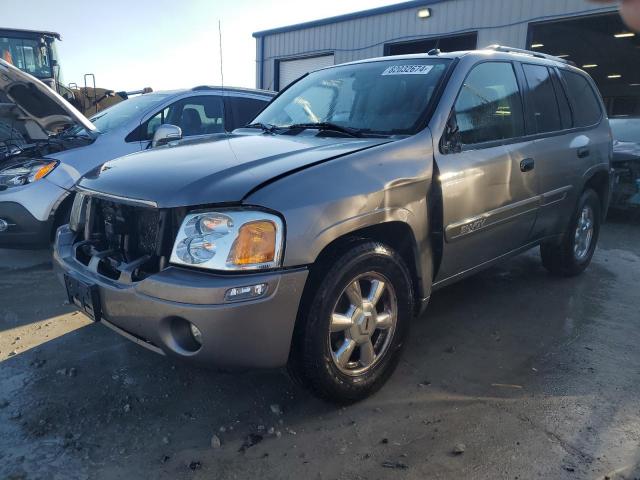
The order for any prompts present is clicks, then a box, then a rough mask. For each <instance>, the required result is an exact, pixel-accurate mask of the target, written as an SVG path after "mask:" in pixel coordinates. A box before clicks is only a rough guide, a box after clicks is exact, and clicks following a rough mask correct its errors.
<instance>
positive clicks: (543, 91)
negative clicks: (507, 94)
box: [522, 63, 602, 239]
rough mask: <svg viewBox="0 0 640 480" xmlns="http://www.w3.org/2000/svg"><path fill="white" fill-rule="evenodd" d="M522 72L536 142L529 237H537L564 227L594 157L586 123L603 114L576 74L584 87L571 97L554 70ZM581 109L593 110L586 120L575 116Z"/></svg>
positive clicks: (542, 68) (529, 124)
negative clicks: (534, 213)
mask: <svg viewBox="0 0 640 480" xmlns="http://www.w3.org/2000/svg"><path fill="white" fill-rule="evenodd" d="M522 74H523V77H524V79H525V82H526V85H527V91H526V95H525V97H526V102H527V130H528V133H529V134H530V135H531V136H532V137H531V138H532V139H534V141H533V151H532V153H531V158H532V159H533V160H534V162H535V171H536V174H537V177H538V182H539V195H540V211H539V215H538V219H537V221H536V224H535V228H534V230H533V234H532V236H533V238H534V239H540V238H544V237H547V236H550V235H554V234H559V233H562V232H563V230H564V229H565V228H566V226H567V224H568V222H569V218H570V216H571V214H572V212H573V209H574V208H575V203H576V201H577V196H578V195H579V193H580V192H579V190H580V189H581V184H582V176H583V174H584V173H585V171H586V169H585V168H584V165H585V163H588V162H589V161H590V159H589V157H590V156H591V155H593V156H594V158H595V156H597V155H598V151H597V148H595V146H594V141H595V139H594V138H593V136H592V133H591V132H589V130H588V126H589V125H588V124H590V125H593V124H594V123H598V122H599V120H600V118H601V116H602V115H601V112H600V108H599V106H598V102H597V99H595V98H594V94H593V91H591V88H590V86H589V85H588V82H587V81H586V79H584V78H583V77H581V76H580V75H578V74H574V73H571V75H575V76H577V77H578V80H582V88H580V89H574V91H575V93H576V94H577V95H574V96H573V98H570V96H569V95H568V93H569V92H571V91H572V90H570V89H567V88H565V85H566V81H565V79H564V78H563V77H562V74H561V73H560V71H559V70H557V69H556V68H555V67H550V66H545V65H540V64H526V63H525V64H522ZM585 86H586V87H587V90H585V88H584V87H585ZM589 97H590V98H589ZM594 103H595V111H593V105H594ZM589 106H590V107H589ZM585 108H586V109H589V108H591V110H592V111H591V112H590V114H589V115H588V116H590V119H587V121H586V122H585V119H584V118H583V117H584V115H581V114H579V112H580V111H581V110H584V109H585ZM585 127H587V129H585Z"/></svg>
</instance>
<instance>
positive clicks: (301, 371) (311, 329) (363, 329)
mask: <svg viewBox="0 0 640 480" xmlns="http://www.w3.org/2000/svg"><path fill="white" fill-rule="evenodd" d="M412 287H413V286H412V281H411V275H410V273H409V269H408V268H407V266H406V264H405V263H404V261H403V260H402V258H401V257H400V256H399V255H398V254H397V253H396V252H395V251H394V250H392V249H391V248H389V247H387V246H386V245H383V244H381V243H377V242H370V241H363V242H361V243H356V244H355V245H352V246H351V248H350V249H349V250H348V251H347V252H346V253H344V254H342V255H338V256H336V257H334V259H333V261H332V264H331V266H330V267H329V269H328V271H327V272H326V273H325V274H324V275H321V276H320V278H319V279H318V282H317V283H315V285H314V284H312V285H311V288H313V289H314V291H313V292H309V295H308V298H309V300H308V301H306V302H305V303H306V305H304V304H303V306H302V311H301V315H300V317H299V319H298V324H297V326H296V332H295V335H294V341H293V345H292V354H291V358H290V360H289V369H290V371H291V373H292V376H293V377H294V378H295V379H297V380H299V381H300V382H301V383H302V384H303V385H304V386H305V387H307V388H309V389H310V390H311V391H312V392H313V393H314V394H315V395H316V396H318V397H321V398H323V399H325V400H329V401H331V402H335V403H341V404H348V403H353V402H356V401H358V400H361V399H363V398H365V397H367V396H369V395H371V394H372V393H373V392H375V391H376V390H378V389H379V388H380V387H381V386H382V385H383V384H384V383H385V381H386V380H387V379H388V378H389V376H390V375H391V373H392V372H393V370H394V369H395V367H396V365H397V363H398V360H399V358H400V352H401V350H402V347H403V345H404V341H405V338H406V335H407V332H408V329H409V324H410V321H411V318H412V316H413V301H414V300H413V288H412Z"/></svg>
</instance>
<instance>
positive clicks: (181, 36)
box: [0, 0, 397, 90]
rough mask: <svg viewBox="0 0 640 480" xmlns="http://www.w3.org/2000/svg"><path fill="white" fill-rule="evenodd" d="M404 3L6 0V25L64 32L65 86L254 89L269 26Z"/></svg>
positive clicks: (342, 0)
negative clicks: (261, 39) (260, 34)
mask: <svg viewBox="0 0 640 480" xmlns="http://www.w3.org/2000/svg"><path fill="white" fill-rule="evenodd" d="M391 3H397V2H394V1H393V0H386V1H385V0H321V1H317V2H312V1H304V2H303V1H293V0H279V1H273V0H271V1H269V0H262V1H260V0H223V1H221V0H217V1H214V0H184V1H177V2H176V1H175V0H172V1H169V0H129V1H124V0H111V1H109V2H104V3H103V2H96V1H91V0H84V1H78V0H64V1H57V2H52V1H46V0H2V16H1V18H0V27H5V28H6V27H10V28H32V29H43V30H53V31H56V32H59V33H60V34H62V40H63V41H62V42H61V43H60V45H59V54H60V63H61V65H62V69H63V75H64V79H65V82H66V83H69V82H77V83H78V84H81V83H82V81H83V75H84V74H85V73H94V74H95V75H96V80H97V84H98V86H100V87H104V88H110V89H114V90H132V89H138V88H141V87H147V86H149V87H152V88H153V89H154V90H164V89H171V88H184V87H191V86H195V85H202V84H208V85H213V84H219V83H220V56H219V44H218V20H221V21H222V46H223V62H224V80H225V84H227V85H235V86H244V87H255V60H256V47H255V39H254V38H253V37H252V36H251V34H252V33H253V32H255V31H259V30H265V29H268V28H274V27H280V26H284V25H290V24H293V23H300V22H305V21H308V20H315V19H318V18H323V17H328V16H333V15H340V14H343V13H349V12H354V11H358V10H365V9H368V8H375V7H378V6H381V5H388V4H391Z"/></svg>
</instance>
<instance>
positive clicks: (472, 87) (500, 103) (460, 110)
mask: <svg viewBox="0 0 640 480" xmlns="http://www.w3.org/2000/svg"><path fill="white" fill-rule="evenodd" d="M454 110H455V115H456V120H457V122H458V128H459V129H460V139H461V141H462V143H463V144H464V145H474V144H479V143H484V142H492V141H499V140H506V139H510V138H517V137H521V136H523V135H524V116H523V111H522V99H521V96H520V90H519V88H518V82H517V80H516V75H515V72H514V70H513V66H512V64H511V63H507V62H485V63H481V64H479V65H477V66H476V67H474V68H473V70H471V73H469V75H468V76H467V78H466V80H465V82H464V84H463V86H462V89H461V90H460V93H459V94H458V99H457V100H456V104H455V107H454Z"/></svg>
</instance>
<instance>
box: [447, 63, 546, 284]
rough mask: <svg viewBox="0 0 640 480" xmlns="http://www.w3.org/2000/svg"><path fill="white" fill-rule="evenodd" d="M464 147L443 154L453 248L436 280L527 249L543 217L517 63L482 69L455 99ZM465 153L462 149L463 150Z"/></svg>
mask: <svg viewBox="0 0 640 480" xmlns="http://www.w3.org/2000/svg"><path fill="white" fill-rule="evenodd" d="M452 118H455V120H456V122H457V127H458V129H459V137H460V138H459V143H460V147H459V148H456V149H453V150H449V149H446V148H443V147H442V146H441V148H440V150H439V151H437V152H436V164H437V167H438V169H439V180H440V183H439V185H440V188H441V189H442V197H443V212H442V214H443V227H444V229H445V243H444V247H443V248H444V251H443V255H442V264H441V267H440V270H439V273H438V277H437V278H436V282H443V281H444V280H447V279H450V278H455V277H456V276H457V275H459V274H462V273H464V272H466V271H468V270H471V269H473V268H474V267H476V266H479V265H481V264H483V263H485V262H487V261H490V260H492V259H495V258H496V257H499V256H500V255H503V254H505V253H508V252H510V251H512V250H515V249H517V248H519V247H521V246H522V245H524V244H525V243H526V242H527V241H528V239H529V235H530V232H531V228H532V226H533V224H534V221H535V218H536V213H537V197H536V194H537V182H536V176H535V175H536V174H535V171H533V170H530V169H528V167H527V165H528V163H527V162H528V158H527V156H526V155H527V152H526V151H525V147H526V143H523V142H524V138H523V137H525V135H526V131H525V123H524V109H523V103H522V95H521V90H520V86H519V83H518V80H517V76H516V71H515V69H514V65H513V64H512V63H511V62H507V61H489V62H483V63H480V64H477V65H475V66H474V67H473V68H472V70H471V71H470V72H469V74H468V75H467V77H466V79H465V81H464V83H463V85H462V87H461V89H460V92H459V93H458V96H457V99H456V101H455V104H454V107H453V110H452ZM458 150H461V151H458Z"/></svg>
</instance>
